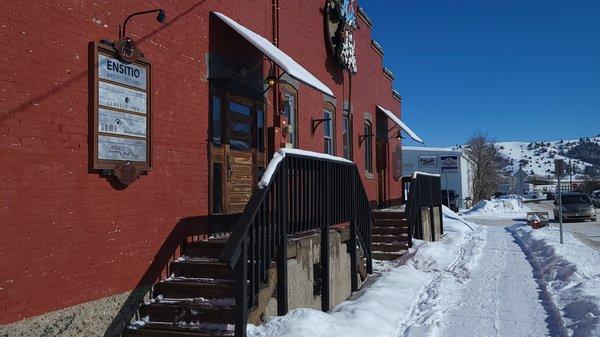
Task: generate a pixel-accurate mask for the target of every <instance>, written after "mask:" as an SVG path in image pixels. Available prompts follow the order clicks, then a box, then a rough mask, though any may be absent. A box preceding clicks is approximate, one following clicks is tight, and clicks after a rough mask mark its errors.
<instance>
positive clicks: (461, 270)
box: [248, 208, 486, 337]
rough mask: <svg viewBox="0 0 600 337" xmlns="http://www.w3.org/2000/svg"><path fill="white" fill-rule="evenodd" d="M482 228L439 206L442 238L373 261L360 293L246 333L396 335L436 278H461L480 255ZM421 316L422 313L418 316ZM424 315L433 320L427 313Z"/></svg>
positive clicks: (260, 335) (429, 293)
mask: <svg viewBox="0 0 600 337" xmlns="http://www.w3.org/2000/svg"><path fill="white" fill-rule="evenodd" d="M485 232H486V231H485V229H484V228H482V227H480V226H478V225H476V224H474V223H470V222H468V221H465V220H463V219H461V218H460V217H459V216H458V215H457V214H455V213H453V212H452V211H450V210H449V209H447V208H445V209H444V237H443V239H442V240H440V241H438V242H424V241H419V240H415V244H414V246H413V248H411V249H410V250H409V253H408V257H407V258H404V259H400V260H398V261H395V262H379V261H377V263H375V264H374V265H375V268H376V276H375V277H376V280H375V281H374V282H373V283H372V284H370V285H369V286H368V288H367V289H366V290H365V291H364V293H363V294H362V295H361V296H360V297H358V298H356V299H355V300H352V301H345V302H342V303H341V304H339V305H338V306H336V307H335V308H333V309H331V310H330V311H329V312H327V313H324V312H321V311H319V310H313V309H295V310H291V311H290V312H289V313H288V314H287V315H285V316H279V317H273V318H271V319H269V320H268V321H267V322H266V323H265V324H264V325H261V326H253V325H249V326H248V335H249V336H253V337H266V336H285V337H296V336H297V337H300V336H302V337H303V336H344V337H346V336H348V337H350V336H356V337H365V336H400V335H402V334H404V333H405V330H406V329H407V327H408V326H410V325H411V323H410V322H412V321H411V320H412V319H413V318H414V317H416V316H417V314H416V312H415V310H418V305H419V303H422V302H423V299H429V298H430V297H431V296H433V295H432V293H433V292H435V291H436V289H437V288H438V285H439V283H440V282H446V281H448V279H452V280H453V281H454V282H464V280H465V279H466V278H468V276H469V275H470V273H471V272H473V270H474V268H475V266H476V265H477V260H478V258H479V256H480V254H481V246H482V245H483V242H484V237H485ZM422 318H423V317H422ZM429 318H431V319H434V317H432V316H430V317H429Z"/></svg>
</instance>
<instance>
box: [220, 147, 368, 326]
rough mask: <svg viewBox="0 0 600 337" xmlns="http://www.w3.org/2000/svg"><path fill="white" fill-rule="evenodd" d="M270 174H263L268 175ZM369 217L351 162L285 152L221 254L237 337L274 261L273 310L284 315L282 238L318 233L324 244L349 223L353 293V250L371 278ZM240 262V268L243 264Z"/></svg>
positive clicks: (325, 265) (325, 272) (325, 270)
mask: <svg viewBox="0 0 600 337" xmlns="http://www.w3.org/2000/svg"><path fill="white" fill-rule="evenodd" d="M268 171H269V170H267V172H268ZM374 221H375V220H374V218H373V213H372V210H371V206H370V204H369V200H368V198H367V195H366V192H365V190H364V188H363V185H362V182H361V179H360V176H359V171H358V169H357V167H356V165H355V164H354V163H352V162H346V161H338V160H333V159H324V158H316V157H311V156H306V155H301V154H290V153H288V154H287V155H286V156H285V157H284V158H283V159H282V160H281V161H280V162H279V163H278V164H277V166H276V168H275V170H274V171H273V173H272V176H271V179H270V181H269V183H268V185H267V186H264V187H262V188H259V189H257V190H256V191H255V192H254V193H253V194H252V197H251V198H250V201H249V202H248V204H247V205H246V207H245V209H244V212H243V213H242V215H241V216H240V218H239V220H238V221H237V224H236V226H235V227H234V229H233V231H232V232H231V235H230V237H229V240H228V241H227V243H226V245H225V247H224V250H223V253H222V254H221V256H220V260H221V261H222V262H225V263H228V264H229V265H230V266H231V268H232V269H233V270H234V274H235V277H236V289H237V290H236V298H235V306H236V327H235V329H236V331H235V335H236V336H245V333H246V322H247V317H248V313H249V310H250V308H252V307H253V306H254V305H256V304H257V299H258V293H259V290H260V284H261V283H262V282H264V281H265V278H266V275H267V271H268V269H269V266H270V264H271V262H272V261H276V262H277V311H278V314H279V315H283V314H286V313H287V311H288V303H287V301H288V296H287V295H288V292H287V239H288V236H289V235H292V234H296V233H300V232H306V231H311V230H313V231H317V230H318V231H320V233H321V242H322V243H324V242H325V243H328V242H329V227H330V226H332V225H336V224H343V223H349V227H350V241H349V242H348V247H349V250H350V260H351V268H350V269H351V272H350V275H348V277H350V278H351V287H352V291H356V290H358V280H357V276H356V275H357V272H358V258H357V246H360V247H361V248H362V251H363V254H364V256H365V259H366V267H367V272H368V273H372V260H371V230H372V227H373V224H374V223H375V222H374ZM244 262H245V263H244ZM321 264H322V268H321V271H322V275H321V279H322V280H323V284H322V288H321V295H322V297H321V302H322V309H323V310H328V309H329V282H328V280H329V245H328V244H321Z"/></svg>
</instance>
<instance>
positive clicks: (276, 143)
mask: <svg viewBox="0 0 600 337" xmlns="http://www.w3.org/2000/svg"><path fill="white" fill-rule="evenodd" d="M271 26H272V27H271V30H272V31H271V34H272V43H273V45H274V46H275V47H279V0H272V2H271ZM272 66H273V74H272V75H274V76H275V77H279V75H280V69H279V67H278V66H277V64H275V63H274V62H273V63H272ZM272 90H273V128H272V130H273V131H272V132H273V137H272V138H273V144H272V145H271V148H270V149H269V157H272V156H273V154H274V153H275V151H277V150H278V149H279V147H280V146H281V143H282V135H281V115H280V110H281V109H280V104H279V103H280V94H279V82H277V81H276V82H275V83H274V84H273V88H272Z"/></svg>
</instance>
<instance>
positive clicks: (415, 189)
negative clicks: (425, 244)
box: [402, 172, 444, 241]
mask: <svg viewBox="0 0 600 337" xmlns="http://www.w3.org/2000/svg"><path fill="white" fill-rule="evenodd" d="M402 185H403V186H402V190H403V191H406V190H408V197H407V198H406V209H405V214H406V217H407V219H408V227H409V231H410V233H411V234H412V237H414V238H416V239H420V240H423V239H431V241H435V237H436V233H438V232H439V233H438V234H439V235H441V234H442V233H444V220H443V219H444V217H443V213H442V190H441V178H440V177H439V176H437V175H431V174H423V173H418V172H417V173H415V174H414V175H413V176H411V177H402ZM424 210H426V211H428V212H429V224H427V225H429V226H430V233H431V236H430V238H424V237H423V236H424V230H423V229H424V227H423V226H425V225H426V224H425V223H424V219H423V211H424ZM436 210H437V212H439V214H438V215H439V225H440V227H439V230H438V231H436V228H435V214H434V212H436ZM411 241H412V240H411Z"/></svg>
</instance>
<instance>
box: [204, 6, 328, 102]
mask: <svg viewBox="0 0 600 337" xmlns="http://www.w3.org/2000/svg"><path fill="white" fill-rule="evenodd" d="M213 13H214V14H215V15H216V16H217V17H218V18H219V19H221V20H223V22H225V23H226V24H227V25H228V26H229V27H231V28H232V29H233V30H235V31H236V32H237V33H238V34H240V35H241V36H242V37H243V38H244V39H246V40H248V42H250V43H251V44H252V45H254V46H255V47H256V48H258V50H260V51H261V52H262V53H263V54H264V55H265V56H266V57H268V58H269V59H270V60H271V61H273V62H275V63H276V64H277V65H278V66H279V67H281V69H283V70H284V71H285V72H286V73H288V75H290V76H292V77H294V78H295V79H297V80H298V81H301V82H303V83H304V84H306V85H308V86H311V87H313V88H315V89H317V90H319V91H322V92H323V93H325V94H327V95H329V96H332V97H333V92H332V91H331V89H329V88H328V87H327V86H326V85H325V84H323V82H321V81H319V80H318V79H317V78H316V77H314V76H313V75H312V74H311V73H309V72H308V70H306V69H304V67H302V66H301V65H299V64H298V62H296V61H294V59H292V58H291V57H289V56H288V55H287V54H286V53H284V52H283V51H281V50H280V49H279V48H277V47H275V46H274V45H273V44H272V43H271V42H270V41H269V40H267V39H265V38H264V37H262V36H260V35H258V34H256V33H255V32H253V31H251V30H250V29H248V28H246V27H244V26H242V25H240V24H239V23H237V22H236V21H235V20H233V19H231V18H229V17H228V16H226V15H224V14H222V13H219V12H213Z"/></svg>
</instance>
